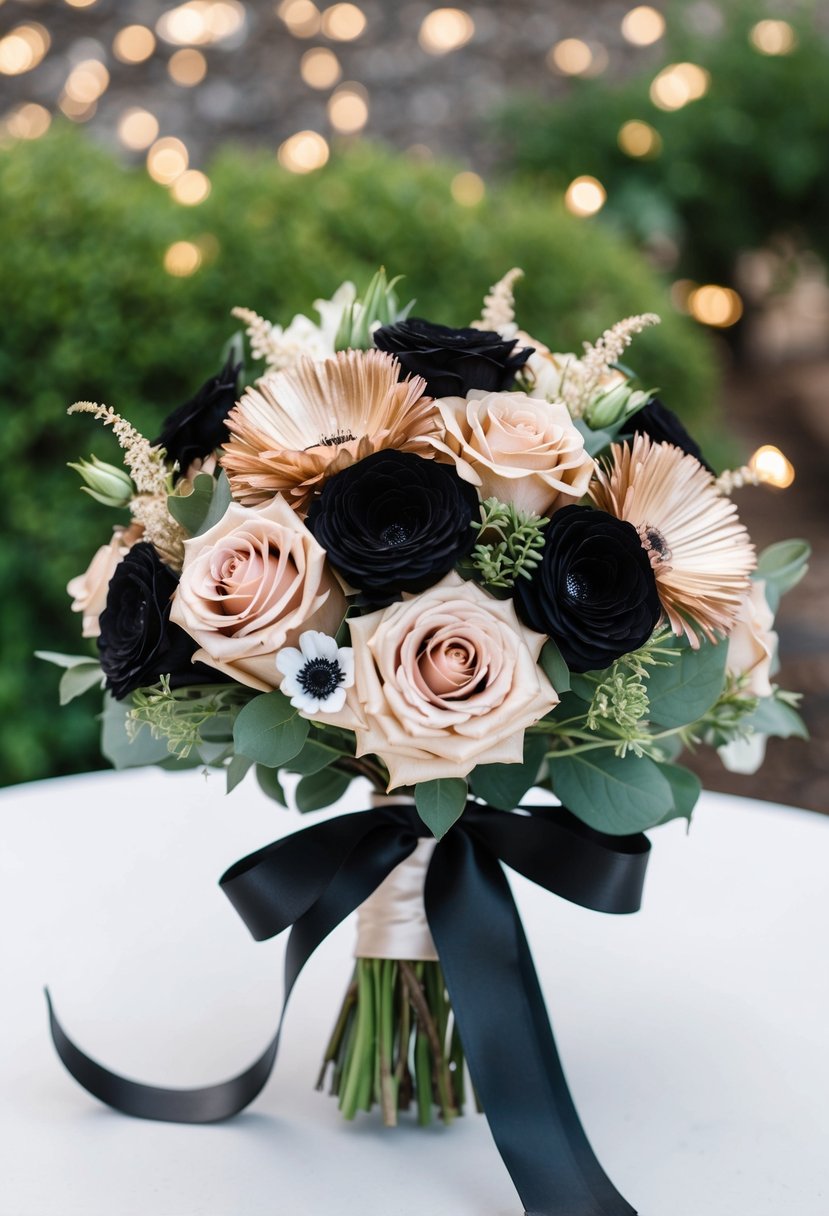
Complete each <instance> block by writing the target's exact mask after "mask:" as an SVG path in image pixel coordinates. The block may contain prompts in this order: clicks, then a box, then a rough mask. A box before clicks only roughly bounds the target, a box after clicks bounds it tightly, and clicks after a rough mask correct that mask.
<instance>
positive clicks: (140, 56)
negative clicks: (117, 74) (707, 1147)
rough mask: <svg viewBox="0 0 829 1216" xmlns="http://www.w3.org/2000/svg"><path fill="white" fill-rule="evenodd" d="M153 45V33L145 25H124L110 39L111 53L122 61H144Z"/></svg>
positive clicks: (152, 49)
mask: <svg viewBox="0 0 829 1216" xmlns="http://www.w3.org/2000/svg"><path fill="white" fill-rule="evenodd" d="M155 45H156V44H155V34H154V33H153V32H152V30H151V29H148V28H147V26H146V25H125V26H124V28H123V29H122V30H119V31H118V33H117V34H116V35H115V37H114V38H113V40H112V53H113V55H114V56H115V58H116V59H120V60H121V62H122V63H144V61H145V60H147V59H149V58H150V56H151V55H152V53H153V51H154V50H155Z"/></svg>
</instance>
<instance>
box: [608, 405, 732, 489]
mask: <svg viewBox="0 0 829 1216" xmlns="http://www.w3.org/2000/svg"><path fill="white" fill-rule="evenodd" d="M628 425H629V427H630V430H631V432H632V433H633V434H634V435H648V436H649V437H650V438H651V439H652V440H653V442H654V443H672V444H673V445H674V447H675V448H681V449H682V451H683V452H686V453H687V454H688V455H689V456H694V457H695V458H696V459H697V460H698V461H699V462H700V464H701V465H704V467H705V468H706V469H708V471H709V473H713V472H714V470H713V469H712V468H711V465H710V464H709V463H708V461H707V460H706V459H705V457H704V456H703V454H702V452H701V451H700V448H699V444H698V443H697V442H696V440H694V439H692V438H691V436H690V435H689V434H688V432H687V431H686V430H685V427H684V426H683V425H682V423H681V422H680V421H679V419H678V418H677V416H676V414H675V413H674V412H673V411H672V410H669V409H668V407H667V406H665V405H663V404H662V402H661V401H660V400H659V398H658V397H652V398H651V399H650V401H649V402H648V404H647V405H644V406H642V409H641V410H637V411H636V413H635V414H634V415H633V416H632V417H631V419H630V421H629V423H628Z"/></svg>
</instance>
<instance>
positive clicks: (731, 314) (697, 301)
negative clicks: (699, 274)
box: [688, 283, 743, 329]
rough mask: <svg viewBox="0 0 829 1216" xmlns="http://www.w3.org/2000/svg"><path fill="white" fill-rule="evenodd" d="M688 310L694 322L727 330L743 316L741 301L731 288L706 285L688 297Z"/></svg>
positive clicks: (712, 284) (713, 284)
mask: <svg viewBox="0 0 829 1216" xmlns="http://www.w3.org/2000/svg"><path fill="white" fill-rule="evenodd" d="M688 310H689V312H690V313H691V316H692V317H693V318H694V320H695V321H699V322H700V323H701V324H702V325H713V326H715V327H716V328H717V329H728V327H729V326H731V325H735V324H736V323H737V321H739V319H740V317H741V316H742V315H743V301H742V300H741V299H740V296H739V295H738V293H737V292H736V291H734V289H733V288H732V287H718V286H717V285H716V284H715V283H706V284H705V285H704V286H702V287H697V288H696V290H694V291H692V292H691V294H690V295H689V296H688Z"/></svg>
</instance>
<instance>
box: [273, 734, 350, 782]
mask: <svg viewBox="0 0 829 1216" xmlns="http://www.w3.org/2000/svg"><path fill="white" fill-rule="evenodd" d="M341 754H342V753H341V752H338V751H337V749H336V748H334V747H329V746H328V744H327V743H319V742H317V740H316V739H307V740H306V742H305V744H304V746H303V748H302V751H301V752H299V753H298V754H297V755H296V756H294V758H293V760H291V761H290V762H289V763H287V764H286V765H285V767H286V768H287V769H290V771H291V772H292V773H300V774H301V775H302V776H303V777H310V776H312V775H313V774H314V773H319V772H322V770H323V769H324V768H327V767H328V765H329V764H333V763H334V761H335V760H339V758H340V756H341Z"/></svg>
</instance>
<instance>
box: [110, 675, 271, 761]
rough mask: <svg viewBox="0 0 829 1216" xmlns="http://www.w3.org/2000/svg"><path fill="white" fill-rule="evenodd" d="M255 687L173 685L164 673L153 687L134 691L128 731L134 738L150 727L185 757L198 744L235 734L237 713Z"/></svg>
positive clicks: (155, 734) (171, 748)
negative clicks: (234, 724) (233, 729)
mask: <svg viewBox="0 0 829 1216" xmlns="http://www.w3.org/2000/svg"><path fill="white" fill-rule="evenodd" d="M252 695H253V694H252V693H251V690H250V689H248V688H245V687H244V686H242V685H239V684H228V685H220V686H218V687H217V686H215V685H207V686H206V687H195V686H193V687H188V688H171V687H170V680H169V677H168V676H162V677H161V679H160V681H159V683H158V684H157V685H155V686H154V687H152V688H140V689H138V690H137V691H136V692H134V693H133V696H132V708H131V709H130V710H129V713H128V714H127V719H126V728H127V734H128V735H129V737H130V739H134V738H135V737H136V735H137V734H138V733H139V731H140V730H141V728H142V727H144V726H148V727H149V728H150V734H151V735H152V737H153V738H154V739H166V740H167V747H168V750H169V752H170V754H171V755H173V756H176V757H178V759H179V760H185V759H186V758H187V757H188V756H189V755H190V752H191V751H192V750H193V748H194V747H199V745H200V744H202V743H205V742H208V741H215V740H217V739H218V738H219V737H221V738H226V739H227V741H228V742H230V740H231V739H232V737H233V731H232V722H233V716H234V714H235V713H236V711H237V710H238V709H239V708H240V706H242V705H244V704H245V703H246V702H247V701H249V700H250V699H251V696H252Z"/></svg>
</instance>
